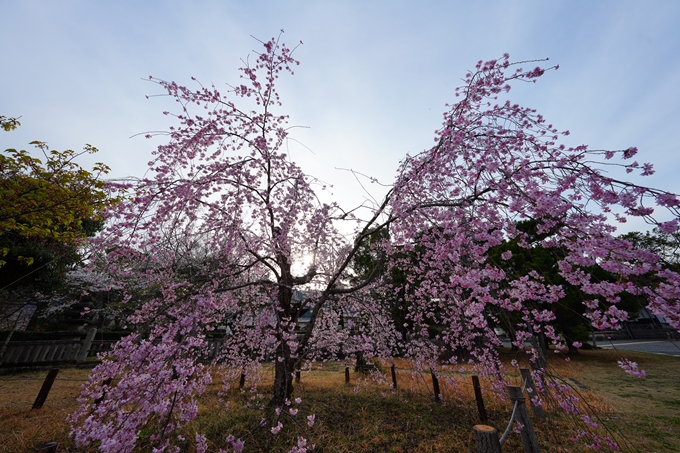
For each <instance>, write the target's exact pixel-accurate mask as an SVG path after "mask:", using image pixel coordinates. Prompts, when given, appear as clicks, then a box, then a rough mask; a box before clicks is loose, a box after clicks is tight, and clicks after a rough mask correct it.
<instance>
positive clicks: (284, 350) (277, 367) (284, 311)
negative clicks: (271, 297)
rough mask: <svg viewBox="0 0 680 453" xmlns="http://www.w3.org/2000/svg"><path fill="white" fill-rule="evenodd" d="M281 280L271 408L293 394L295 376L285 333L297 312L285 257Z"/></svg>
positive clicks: (280, 264) (290, 275)
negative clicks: (293, 304) (277, 341)
mask: <svg viewBox="0 0 680 453" xmlns="http://www.w3.org/2000/svg"><path fill="white" fill-rule="evenodd" d="M279 266H280V268H281V279H280V281H279V291H278V301H277V302H278V308H279V318H278V321H277V326H276V328H277V335H278V340H279V344H278V347H277V348H276V357H275V359H274V360H275V362H274V391H273V395H272V399H271V401H270V402H269V404H270V405H271V406H282V405H283V404H284V403H285V401H286V400H287V399H290V396H291V395H292V393H293V379H294V375H295V365H296V360H295V358H293V357H291V350H290V346H289V345H288V341H287V340H284V338H283V333H284V332H286V333H287V332H289V331H290V327H289V326H288V322H289V321H291V322H293V323H295V321H296V320H297V319H296V318H297V312H295V313H294V307H293V306H292V304H291V302H292V300H293V284H294V282H293V275H292V274H291V272H290V263H288V260H287V259H286V258H285V257H284V256H279Z"/></svg>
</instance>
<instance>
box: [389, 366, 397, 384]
mask: <svg viewBox="0 0 680 453" xmlns="http://www.w3.org/2000/svg"><path fill="white" fill-rule="evenodd" d="M390 370H391V371H392V388H395V389H396V388H397V367H396V366H395V365H394V363H393V364H392V366H391V367H390Z"/></svg>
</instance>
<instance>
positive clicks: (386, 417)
mask: <svg viewBox="0 0 680 453" xmlns="http://www.w3.org/2000/svg"><path fill="white" fill-rule="evenodd" d="M621 355H624V356H625V357H627V358H629V359H631V360H634V361H637V362H638V363H639V364H640V366H641V368H643V369H645V370H646V371H647V378H646V379H637V378H633V377H629V376H628V375H626V374H625V373H624V372H623V371H622V370H621V369H620V368H618V366H617V364H616V361H617V360H618V358H619V357H620V356H621ZM513 357H514V356H512V355H511V354H510V353H509V352H505V353H504V358H506V359H507V361H508V362H509V360H510V359H512V358H513ZM397 366H398V387H399V388H398V389H396V390H394V389H391V388H390V387H389V384H388V382H389V381H390V378H389V368H388V367H387V366H384V368H383V371H384V372H386V379H385V380H383V381H375V380H373V379H370V378H365V377H363V378H362V375H361V374H359V373H352V375H351V381H352V382H351V385H345V383H344V367H343V365H342V364H338V363H330V364H324V366H323V367H322V368H321V369H316V368H315V369H314V370H312V371H306V372H303V373H302V383H301V384H300V385H299V386H298V387H296V389H295V394H294V397H299V398H301V399H302V402H301V403H300V404H299V406H296V407H297V408H298V409H299V413H298V414H297V415H296V416H294V417H291V416H288V415H283V416H281V417H278V416H277V415H276V414H275V413H274V412H273V411H272V410H266V409H265V410H262V409H257V408H249V407H248V406H251V407H254V406H258V405H259V404H263V403H264V402H266V398H267V394H268V391H269V389H270V388H269V387H268V386H267V382H268V381H269V380H270V379H271V372H270V371H269V369H268V368H267V367H266V366H265V368H264V371H263V375H262V376H261V379H262V382H261V384H260V386H259V389H258V390H257V391H256V392H251V391H250V389H249V388H248V385H247V384H246V388H244V389H243V390H239V389H238V388H234V389H232V390H229V391H228V395H227V397H228V398H227V399H228V400H229V401H230V404H229V406H228V407H226V408H225V407H224V405H221V404H219V399H220V398H221V396H220V394H219V393H220V390H221V388H220V385H219V383H218V382H216V383H215V384H213V385H211V386H210V387H209V389H208V392H207V393H206V394H205V395H204V396H203V397H202V398H201V399H200V402H199V403H200V410H199V416H198V417H197V419H195V420H194V421H193V422H192V424H191V426H190V427H188V428H187V434H188V433H190V432H193V431H194V429H198V430H199V431H201V432H204V433H205V434H206V436H207V438H208V445H209V447H210V449H211V451H217V449H218V448H225V447H226V446H227V444H226V442H225V436H226V435H227V434H233V435H235V436H236V437H238V438H241V439H243V440H244V441H245V442H246V448H245V451H246V452H248V451H257V452H268V451H272V452H276V451H287V450H288V449H289V448H290V446H291V445H292V444H293V443H294V442H295V441H296V439H297V437H298V436H305V437H306V438H307V439H308V440H309V441H310V443H314V444H315V445H316V450H315V451H318V452H381V451H385V452H467V451H475V450H474V442H473V439H472V426H473V425H475V424H477V423H479V420H478V414H477V408H476V405H475V400H474V394H473V391H472V386H471V380H470V373H469V371H468V370H460V369H456V370H454V369H449V370H445V371H443V372H442V376H441V377H440V385H441V387H442V388H441V391H442V394H443V398H444V401H443V402H442V403H438V404H436V403H434V402H433V393H432V383H431V377H430V375H429V374H428V373H424V374H417V373H412V372H411V371H409V370H408V369H407V368H408V365H407V364H406V363H405V362H404V363H398V364H397ZM550 371H551V372H552V373H554V374H555V375H556V376H559V379H561V382H563V383H565V384H568V385H570V386H572V387H574V389H575V391H576V392H578V393H579V394H580V395H581V396H582V397H583V400H584V401H586V402H587V403H588V408H589V409H588V410H591V411H592V416H593V419H594V420H596V421H598V423H599V424H600V426H601V428H600V429H599V431H598V434H599V435H601V436H605V435H609V436H611V437H612V438H614V439H615V440H616V441H617V442H618V443H619V444H620V445H621V448H622V450H623V451H633V452H635V451H640V452H672V451H680V358H677V357H668V356H658V355H650V354H644V353H634V352H624V353H618V352H617V351H611V350H598V351H582V355H581V356H580V357H576V358H573V359H572V360H571V362H570V363H566V362H564V360H562V359H560V358H559V357H557V356H556V357H555V358H554V360H552V361H551V364H550ZM46 374H47V371H40V372H35V373H23V374H19V375H10V376H0V452H5V451H6V452H28V451H32V449H33V447H34V446H35V445H38V444H40V443H43V442H47V441H57V442H58V443H59V445H60V446H59V451H88V450H87V449H80V450H79V449H76V448H75V446H74V444H73V442H72V441H71V440H70V439H69V438H68V426H67V424H66V422H65V420H64V419H65V417H66V415H67V414H69V413H70V412H72V411H73V410H74V409H75V408H76V406H77V401H76V397H77V395H78V392H79V388H80V385H81V384H82V383H83V381H84V380H85V379H86V377H87V371H86V370H81V369H62V370H61V371H60V373H59V375H58V377H57V381H56V382H55V383H54V386H53V388H52V391H51V392H50V395H49V397H48V399H47V402H46V403H45V406H44V407H43V408H42V409H39V410H31V406H32V404H33V401H34V400H35V397H36V395H37V394H38V391H39V390H40V386H41V385H42V381H43V379H44V378H45V376H46ZM509 378H510V379H512V380H515V382H516V383H519V379H518V378H517V376H509ZM454 383H456V384H457V385H454ZM234 384H237V383H234ZM482 387H483V389H484V390H483V393H484V399H485V404H486V409H487V413H488V416H489V421H488V422H487V424H489V425H492V426H494V427H495V428H496V429H497V430H499V431H501V432H502V431H503V430H504V429H505V426H506V425H507V422H508V420H509V418H510V412H511V406H510V404H509V403H508V402H507V400H505V399H504V398H500V397H499V393H496V390H494V389H492V388H491V387H490V384H489V383H488V382H485V381H484V380H482ZM584 409H585V407H584ZM310 414H314V415H315V423H314V426H313V427H311V428H310V427H308V426H307V418H306V416H307V415H310ZM263 417H265V418H267V421H266V423H265V425H264V426H260V422H261V420H262V418H263ZM278 421H281V422H282V423H283V425H284V428H283V429H282V430H281V432H280V433H279V434H278V435H276V436H273V435H272V434H271V433H270V430H271V427H272V426H273V425H275V424H276V422H278ZM584 426H585V425H584V424H583V423H582V421H581V420H580V418H577V417H573V416H565V415H564V414H563V413H562V412H560V411H559V410H554V408H552V407H550V404H549V407H548V422H547V423H543V422H539V421H534V429H535V431H536V434H537V438H538V441H539V444H540V445H541V449H542V451H546V452H580V451H592V450H587V449H586V448H585V443H588V442H592V439H590V440H585V439H581V440H579V441H572V440H570V437H571V436H573V435H574V434H575V433H576V432H577V431H578V429H581V428H583V427H584ZM152 431H153V427H151V426H150V427H148V429H147V430H143V432H142V433H140V438H141V439H142V441H141V442H140V444H141V445H142V447H141V449H140V451H148V450H147V449H146V448H145V447H144V440H143V439H144V438H145V437H147V436H148V435H149V433H150V432H152ZM187 437H188V438H189V439H188V440H187V444H186V446H185V449H186V450H187V451H193V448H194V445H193V440H192V439H191V436H189V435H187ZM503 451H504V452H519V451H522V447H521V442H520V439H519V436H518V435H517V434H514V433H513V434H511V435H510V437H509V438H508V441H507V443H506V444H505V445H504V446H503ZM600 451H608V449H607V448H606V446H605V445H603V448H602V449H601V450H600Z"/></svg>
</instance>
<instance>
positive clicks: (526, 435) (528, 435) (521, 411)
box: [507, 386, 540, 453]
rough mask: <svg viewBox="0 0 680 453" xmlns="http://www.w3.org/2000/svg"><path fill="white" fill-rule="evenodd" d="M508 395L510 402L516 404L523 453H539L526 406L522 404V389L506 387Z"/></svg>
mask: <svg viewBox="0 0 680 453" xmlns="http://www.w3.org/2000/svg"><path fill="white" fill-rule="evenodd" d="M507 388H508V394H509V395H510V401H512V402H513V404H514V403H515V402H517V415H516V416H517V421H518V422H519V423H521V424H522V425H523V426H522V429H521V430H520V432H519V433H520V436H521V437H522V445H524V453H539V452H540V450H539V448H538V442H537V441H536V436H535V435H534V428H533V426H532V425H531V418H530V417H529V411H528V410H527V406H526V404H524V394H523V393H522V387H511V386H508V387H507Z"/></svg>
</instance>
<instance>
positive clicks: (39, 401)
mask: <svg viewBox="0 0 680 453" xmlns="http://www.w3.org/2000/svg"><path fill="white" fill-rule="evenodd" d="M57 374H59V368H52V369H51V370H50V372H49V373H47V377H46V378H45V382H43V385H42V388H41V389H40V392H39V393H38V396H37V398H36V399H35V402H34V403H33V409H40V408H41V407H43V404H45V400H46V399H47V395H49V394H50V390H51V389H52V384H54V380H55V379H56V378H57Z"/></svg>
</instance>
